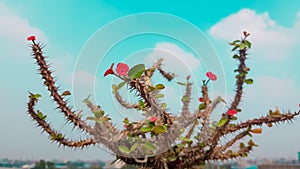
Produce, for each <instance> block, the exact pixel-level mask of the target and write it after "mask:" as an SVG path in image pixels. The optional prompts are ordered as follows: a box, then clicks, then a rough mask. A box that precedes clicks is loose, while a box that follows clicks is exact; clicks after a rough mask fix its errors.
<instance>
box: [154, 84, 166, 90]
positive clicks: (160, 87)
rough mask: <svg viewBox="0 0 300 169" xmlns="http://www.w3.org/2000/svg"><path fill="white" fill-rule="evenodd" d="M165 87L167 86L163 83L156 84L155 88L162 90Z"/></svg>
mask: <svg viewBox="0 0 300 169" xmlns="http://www.w3.org/2000/svg"><path fill="white" fill-rule="evenodd" d="M164 88H165V86H164V85H163V84H157V85H155V89H158V90H161V89H164Z"/></svg>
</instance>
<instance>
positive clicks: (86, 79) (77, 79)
mask: <svg viewBox="0 0 300 169" xmlns="http://www.w3.org/2000/svg"><path fill="white" fill-rule="evenodd" d="M95 80H96V77H95V76H94V75H93V74H91V73H89V72H87V71H84V70H77V71H75V72H74V74H71V75H70V76H68V77H66V78H65V82H67V83H69V84H72V85H73V86H77V85H78V86H85V87H92V86H94V82H95Z"/></svg>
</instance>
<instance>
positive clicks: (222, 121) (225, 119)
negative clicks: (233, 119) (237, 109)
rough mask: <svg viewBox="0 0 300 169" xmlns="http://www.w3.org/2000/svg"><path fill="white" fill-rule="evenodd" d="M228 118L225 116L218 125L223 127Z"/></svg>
mask: <svg viewBox="0 0 300 169" xmlns="http://www.w3.org/2000/svg"><path fill="white" fill-rule="evenodd" d="M227 121H228V119H227V118H225V117H223V118H222V119H221V120H220V121H219V123H218V127H222V126H223V125H224V124H225V123H227Z"/></svg>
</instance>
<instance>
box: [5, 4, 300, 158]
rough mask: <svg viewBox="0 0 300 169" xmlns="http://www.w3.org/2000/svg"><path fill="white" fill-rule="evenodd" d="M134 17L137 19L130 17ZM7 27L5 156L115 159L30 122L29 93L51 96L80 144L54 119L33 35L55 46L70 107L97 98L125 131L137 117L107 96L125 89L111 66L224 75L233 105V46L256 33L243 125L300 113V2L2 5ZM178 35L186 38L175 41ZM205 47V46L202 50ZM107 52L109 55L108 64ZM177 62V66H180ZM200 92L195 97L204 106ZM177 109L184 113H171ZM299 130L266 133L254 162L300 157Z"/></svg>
mask: <svg viewBox="0 0 300 169" xmlns="http://www.w3.org/2000/svg"><path fill="white" fill-rule="evenodd" d="M145 12H156V13H155V15H161V16H162V17H154V18H151V19H149V20H143V18H142V17H141V18H142V19H141V18H139V17H140V16H141V15H138V14H140V13H145ZM128 15H129V16H130V17H125V16H128ZM136 16H137V17H136ZM165 16H166V18H167V19H168V17H169V18H170V20H169V21H170V22H169V23H168V22H167V21H166V20H164V17H165ZM176 17H177V19H176ZM120 18H121V19H120ZM180 18H181V19H180ZM172 19H174V22H171V21H173V20H172ZM123 21H126V22H124V23H123ZM175 21H176V22H175ZM0 25H1V26H0V45H1V50H0V59H1V62H0V69H1V71H0V75H1V77H2V79H1V84H0V103H1V107H2V111H1V113H0V115H1V119H0V133H1V134H2V137H1V138H2V139H0V157H9V158H33V159H39V158H46V159H53V158H60V159H99V158H100V159H112V156H110V155H109V154H108V153H106V152H105V151H103V150H102V149H101V148H99V147H91V148H89V149H85V150H83V151H79V150H78V151H73V150H70V149H68V148H58V147H57V145H56V144H53V143H51V141H49V140H48V136H46V135H45V134H40V129H39V128H36V127H35V126H34V124H33V122H32V121H31V120H30V117H28V115H27V114H26V102H27V97H28V96H27V91H32V92H35V93H41V94H42V95H43V98H42V100H41V102H40V103H39V108H40V109H41V110H42V111H43V112H48V114H49V115H48V116H49V119H50V120H51V124H53V125H54V126H56V128H57V129H59V130H61V131H65V132H68V133H69V135H70V136H74V137H75V136H78V132H76V130H75V131H71V129H70V127H68V125H67V124H65V123H64V121H63V118H62V117H61V115H62V114H59V112H57V111H55V110H53V109H54V108H55V105H54V104H53V103H52V101H51V100H50V99H49V98H48V97H47V96H48V93H47V91H46V89H45V88H44V87H43V86H42V81H41V80H40V77H39V75H38V74H37V71H36V67H35V65H34V62H33V60H32V58H31V56H30V52H31V51H30V49H29V48H28V45H29V43H28V42H27V41H26V37H27V36H28V35H31V34H34V35H36V36H37V39H38V41H41V42H43V43H44V44H46V45H47V46H46V48H45V50H46V55H48V56H49V57H50V58H49V61H50V62H51V63H53V64H52V66H53V70H55V76H56V77H57V78H58V83H59V84H60V85H61V86H62V87H63V88H66V89H69V90H71V89H73V91H72V94H73V95H72V96H74V99H73V98H70V101H71V103H72V104H74V105H75V107H76V109H81V108H83V107H84V105H82V104H81V103H80V102H81V100H82V99H83V98H84V97H86V96H87V95H89V94H92V95H93V96H94V98H95V100H96V102H97V103H98V104H101V105H102V106H103V108H104V109H105V110H107V112H108V113H109V112H115V111H116V112H118V113H116V114H110V115H111V116H112V117H113V118H115V119H116V120H117V126H119V127H121V126H122V124H121V123H120V122H121V121H122V117H123V116H132V118H133V119H134V118H135V116H134V115H132V114H130V112H127V110H124V109H122V108H120V107H119V106H118V105H117V104H116V103H115V102H114V100H113V98H112V97H111V95H110V91H109V90H105V89H107V88H109V89H110V85H111V82H112V81H116V80H115V79H112V78H110V77H107V78H105V79H104V78H103V77H102V74H103V72H104V71H105V69H106V68H107V67H108V66H109V65H110V63H111V62H116V63H117V62H121V61H123V62H126V63H129V64H130V65H133V64H134V63H138V62H139V61H140V60H141V61H145V62H146V63H149V64H150V63H151V62H152V61H153V59H155V58H156V57H157V56H161V55H166V58H165V60H166V61H169V62H171V63H170V64H166V68H168V69H170V70H174V71H176V70H177V72H176V73H177V74H179V76H178V79H179V80H180V79H183V78H184V74H185V73H189V74H191V75H192V76H193V80H195V81H196V82H199V81H201V78H204V72H205V71H207V70H212V71H214V72H216V74H217V75H218V77H220V78H219V80H218V81H217V82H215V83H214V84H213V85H212V86H211V89H212V90H213V92H214V95H221V96H222V97H224V98H227V99H229V100H230V98H231V97H232V91H233V89H234V88H233V86H234V83H233V79H234V78H233V77H234V74H233V69H234V66H236V63H235V62H234V61H233V60H232V59H231V56H232V53H230V46H229V45H228V44H227V42H229V41H232V40H234V39H236V38H239V37H240V36H241V32H242V31H244V30H247V31H248V32H250V33H251V36H250V40H251V41H253V49H252V50H251V51H250V52H249V53H250V59H249V60H248V65H249V66H250V68H251V73H250V74H249V76H251V77H253V79H254V82H255V83H254V84H253V85H251V86H247V87H246V92H245V96H244V101H243V102H242V105H241V106H242V109H243V110H244V112H243V113H241V114H240V115H239V118H240V119H242V120H245V119H249V118H255V117H259V116H262V115H263V114H265V113H267V111H268V110H269V108H272V109H275V107H276V106H279V107H280V108H281V109H283V110H287V109H290V110H298V109H299V107H298V104H299V103H300V87H299V85H298V84H299V83H300V77H299V69H297V67H298V63H300V57H299V56H298V46H299V45H300V33H299V31H298V30H300V2H299V1H297V0H290V1H289V3H287V2H286V1H283V0H265V1H263V2H262V1H258V0H255V1H238V0H232V1H230V2H226V1H209V2H205V3H204V2H198V1H196V0H195V1H194V0H193V1H189V2H184V1H179V0H172V1H169V0H165V1H163V0H153V1H148V2H147V1H136V0H131V1H126V0H125V1H119V2H114V3H112V2H111V1H89V3H85V4H83V3H80V1H33V0H30V1H26V3H25V2H22V1H14V0H0ZM192 28H193V29H192ZM195 28H197V29H198V31H196V29H195ZM136 30H144V31H145V32H147V31H149V32H151V31H156V32H160V33H161V35H158V34H151V33H149V32H148V33H145V32H144V33H143V34H141V35H135V36H131V37H122V36H123V34H126V33H130V32H134V31H136ZM174 32H175V33H174ZM168 33H170V35H172V33H174V34H173V35H178V36H177V37H176V38H174V37H170V36H167V35H168ZM197 33H199V34H197ZM196 34H197V36H196ZM118 38H119V39H118ZM114 40H115V41H114ZM180 40H181V41H180ZM196 42H199V44H201V45H199V46H198V47H194V46H193V45H194V44H195V43H196ZM109 44H111V45H110V46H107V48H104V46H105V45H109ZM103 49H105V50H106V51H105V50H103ZM164 51H169V52H170V51H172V52H173V53H171V54H170V53H168V52H164ZM98 52H99V53H98ZM100 52H104V53H105V52H107V53H105V54H106V55H105V56H104V55H101V56H100ZM195 52H196V53H195ZM98 55H99V56H98ZM167 55H170V56H168V57H167ZM172 55H176V56H177V57H176V58H175V59H173V58H172V59H170V57H171V56H172ZM174 60H175V61H174ZM178 62H179V63H178ZM180 63H184V64H186V65H189V67H187V66H184V67H183V68H181V69H178V67H176V65H180ZM174 65H175V66H174ZM178 70H180V71H179V72H178ZM189 71H190V72H189ZM73 77H74V80H73V79H72V78H73ZM180 90H181V89H180V88H178V87H177V86H176V85H174V83H173V84H170V87H169V88H167V89H166V91H165V92H166V95H167V96H169V97H175V96H178V97H180V92H178V91H180ZM97 93H101V94H97ZM174 93H175V94H174ZM198 93H199V92H198V91H197V88H195V93H194V98H197V95H198ZM179 100H180V99H179ZM196 100H197V99H194V101H196ZM112 101H113V102H112ZM177 101H178V100H169V102H168V104H169V105H174V106H175V105H178V104H176V103H177ZM194 103H195V104H196V102H194ZM111 107H114V109H112V108H111ZM223 108H224V107H220V108H219V109H218V110H219V111H220V112H215V115H214V117H217V116H218V115H219V114H220V113H221V111H222V110H223ZM176 109H177V107H176V106H175V107H174V108H173V109H171V110H174V111H175V110H176ZM131 113H132V112H131ZM129 114H130V115H129ZM299 129H300V121H299V118H297V119H296V120H295V121H294V123H293V124H286V125H278V126H275V127H273V128H271V129H270V128H264V133H263V134H262V135H259V136H255V138H254V140H255V141H256V142H257V143H258V144H259V145H260V146H259V147H258V148H256V149H255V151H253V152H252V154H251V157H253V158H256V157H259V158H261V157H292V158H296V153H297V152H298V151H300V144H299V141H298V140H300V134H298V133H299V132H298V131H299ZM81 137H84V136H82V135H81Z"/></svg>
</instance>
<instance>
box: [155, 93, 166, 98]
mask: <svg viewBox="0 0 300 169" xmlns="http://www.w3.org/2000/svg"><path fill="white" fill-rule="evenodd" d="M164 96H165V95H164V94H161V93H160V94H157V95H156V96H155V98H162V97H164Z"/></svg>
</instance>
